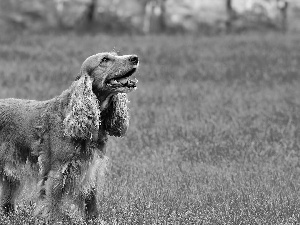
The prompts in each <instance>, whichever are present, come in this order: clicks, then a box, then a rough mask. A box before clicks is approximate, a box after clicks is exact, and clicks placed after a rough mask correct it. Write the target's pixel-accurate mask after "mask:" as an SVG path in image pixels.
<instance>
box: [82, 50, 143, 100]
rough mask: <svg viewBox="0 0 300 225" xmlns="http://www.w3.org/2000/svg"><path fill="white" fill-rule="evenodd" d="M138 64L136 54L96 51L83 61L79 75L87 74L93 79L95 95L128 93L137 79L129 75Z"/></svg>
mask: <svg viewBox="0 0 300 225" xmlns="http://www.w3.org/2000/svg"><path fill="white" fill-rule="evenodd" d="M138 65H139V59H138V57H137V56H136V55H123V56H118V55H117V54H116V53H109V52H106V53H98V54H96V55H92V56H90V57H88V58H87V59H86V60H85V61H84V62H83V64H82V66H81V70H80V74H79V76H80V77H82V76H85V75H88V76H89V77H90V78H91V79H92V80H93V91H94V92H95V94H96V95H97V96H100V95H101V96H105V95H110V94H116V93H128V92H131V91H133V90H135V89H136V83H137V80H136V79H131V76H132V75H133V74H134V73H135V72H136V70H137V68H138Z"/></svg>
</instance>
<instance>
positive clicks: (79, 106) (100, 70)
mask: <svg viewBox="0 0 300 225" xmlns="http://www.w3.org/2000/svg"><path fill="white" fill-rule="evenodd" d="M138 65H139V59H138V57H137V56H136V55H124V56H118V55H117V54H116V53H98V54H96V55H92V56H90V57H88V58H87V59H86V60H85V61H84V62H83V64H82V66H81V69H80V73H79V75H78V76H77V78H76V81H75V82H74V84H73V93H72V96H71V100H70V104H69V110H68V113H67V116H66V118H65V120H64V124H65V133H66V134H67V135H68V136H71V137H74V138H80V139H88V138H91V137H93V139H95V136H97V134H98V133H99V129H100V127H102V128H103V129H105V131H106V132H107V133H108V134H110V135H114V136H123V135H124V134H125V133H126V131H127V128H128V125H129V115H128V109H127V105H126V104H127V95H126V93H129V92H131V91H133V90H135V89H136V83H137V80H136V79H130V78H131V76H132V75H133V74H134V73H135V72H136V70H137V68H138ZM101 124H102V126H101ZM96 138H97V137H96Z"/></svg>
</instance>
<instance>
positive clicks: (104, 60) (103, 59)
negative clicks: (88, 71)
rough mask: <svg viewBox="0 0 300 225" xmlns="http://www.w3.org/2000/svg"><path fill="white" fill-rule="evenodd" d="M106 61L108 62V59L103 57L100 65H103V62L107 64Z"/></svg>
mask: <svg viewBox="0 0 300 225" xmlns="http://www.w3.org/2000/svg"><path fill="white" fill-rule="evenodd" d="M108 61H109V58H108V57H106V56H105V57H103V58H102V60H101V62H102V63H103V62H108Z"/></svg>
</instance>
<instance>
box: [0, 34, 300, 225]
mask: <svg viewBox="0 0 300 225" xmlns="http://www.w3.org/2000/svg"><path fill="white" fill-rule="evenodd" d="M111 50H116V51H118V52H119V53H120V54H130V53H136V54H138V55H139V56H140V60H141V65H140V70H139V74H138V79H139V83H138V90H137V91H136V92H134V93H132V94H130V100H131V103H130V108H131V121H130V122H131V123H130V128H129V131H128V133H127V136H126V137H125V138H122V139H117V138H111V139H110V141H109V148H108V155H109V157H110V158H111V168H110V172H109V174H108V177H107V183H106V186H105V191H104V193H103V199H102V201H101V202H100V205H101V212H100V217H101V219H103V220H105V221H106V222H107V223H108V224H297V223H300V213H299V212H300V180H299V175H300V164H299V157H300V88H299V84H300V75H299V71H300V54H299V52H300V38H299V36H297V35H294V34H287V35H281V34H266V35H262V34H260V35H258V34H250V35H249V34H247V35H239V36H231V35H229V36H220V37H194V36H147V37H143V36H126V35H123V36H119V37H112V36H106V35H88V34H87V35H78V34H73V33H66V34H47V35H46V34H30V33H24V34H23V35H22V36H20V35H17V34H9V33H7V34H4V35H2V34H1V36H0V77H1V79H0V86H1V88H0V96H1V97H2V98H6V97H18V98H33V99H40V100H42V99H48V98H51V97H53V96H55V95H58V94H60V93H61V92H62V91H63V90H64V89H66V88H67V87H68V86H70V84H71V82H72V80H73V79H74V77H75V76H76V74H77V73H78V71H79V68H80V65H81V63H82V62H83V60H84V59H85V58H86V57H87V56H89V55H91V54H93V53H96V52H102V51H111ZM27 192H28V193H29V190H27ZM23 198H24V197H20V199H21V200H22V199H23ZM24 201H25V200H24ZM21 202H22V201H21ZM31 210H32V207H31V206H29V205H26V204H25V205H20V206H19V210H18V211H17V213H16V214H15V215H11V216H10V217H9V218H8V217H4V216H3V215H2V217H1V220H2V223H6V224H32V223H33V221H35V219H34V218H33V217H32V215H31ZM3 221H5V222H3Z"/></svg>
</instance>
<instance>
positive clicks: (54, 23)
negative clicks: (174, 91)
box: [0, 0, 300, 34]
mask: <svg viewBox="0 0 300 225" xmlns="http://www.w3.org/2000/svg"><path fill="white" fill-rule="evenodd" d="M0 9H1V11H0V15H1V16H0V24H1V26H7V25H8V26H9V25H13V26H14V27H18V28H30V29H45V28H50V27H51V28H61V29H79V28H93V30H95V31H102V32H107V31H115V32H116V31H117V32H121V31H123V32H129V33H143V34H149V33H160V32H200V33H210V34H211V33H218V32H227V31H244V30H247V29H266V28H270V29H278V30H280V29H281V30H286V29H287V28H289V29H291V30H295V29H299V27H300V23H299V22H300V13H299V12H300V2H299V1H297V0H182V1H179V0H126V1H124V0H111V1H106V0H27V1H24V0H2V1H1V3H0Z"/></svg>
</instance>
